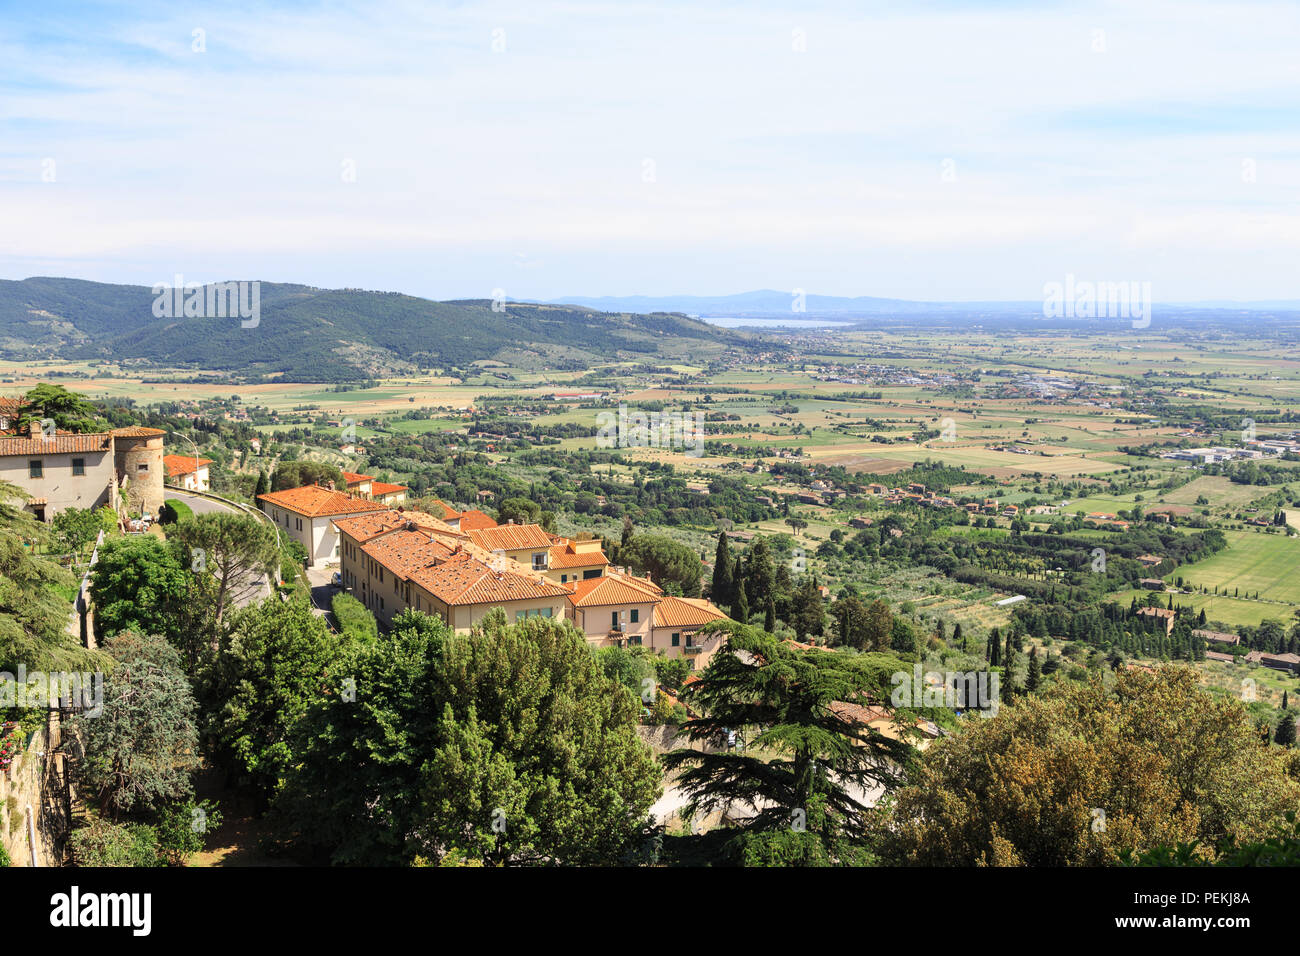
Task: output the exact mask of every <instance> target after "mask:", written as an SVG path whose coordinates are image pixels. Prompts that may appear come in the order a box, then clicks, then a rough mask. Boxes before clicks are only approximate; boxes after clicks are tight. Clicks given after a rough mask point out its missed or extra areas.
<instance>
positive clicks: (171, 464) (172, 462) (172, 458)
mask: <svg viewBox="0 0 1300 956" xmlns="http://www.w3.org/2000/svg"><path fill="white" fill-rule="evenodd" d="M210 464H212V459H211V458H190V457H188V456H186V455H163V467H164V468H165V469H167V477H168V478H179V477H180V476H181V475H192V474H194V473H195V472H197V471H198V470H199V469H200V468H202V467H203V466H204V465H210Z"/></svg>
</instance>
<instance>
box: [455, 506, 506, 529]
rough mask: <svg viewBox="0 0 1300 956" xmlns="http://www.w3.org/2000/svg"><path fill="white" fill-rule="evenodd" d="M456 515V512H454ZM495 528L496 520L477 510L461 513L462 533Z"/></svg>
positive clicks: (472, 509)
mask: <svg viewBox="0 0 1300 956" xmlns="http://www.w3.org/2000/svg"><path fill="white" fill-rule="evenodd" d="M454 514H455V512H453V515H454ZM495 527H497V523H496V519H495V518H493V517H492V516H491V515H488V514H485V513H484V512H482V511H479V510H478V509H477V508H471V509H470V510H469V511H462V512H460V530H461V531H486V530H487V529H488V528H495Z"/></svg>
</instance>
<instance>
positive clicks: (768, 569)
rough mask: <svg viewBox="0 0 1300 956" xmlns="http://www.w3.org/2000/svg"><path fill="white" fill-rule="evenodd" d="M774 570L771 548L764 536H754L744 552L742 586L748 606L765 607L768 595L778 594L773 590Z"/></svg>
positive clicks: (775, 595)
mask: <svg viewBox="0 0 1300 956" xmlns="http://www.w3.org/2000/svg"><path fill="white" fill-rule="evenodd" d="M775 579H776V571H775V568H774V566H773V564H772V548H771V546H770V545H769V544H768V543H767V539H766V538H764V537H761V536H759V537H756V538H755V539H754V541H753V543H751V544H750V546H749V549H748V550H747V551H746V552H745V571H744V575H743V587H744V588H745V590H746V592H748V593H747V594H746V595H745V596H746V597H747V598H748V599H749V600H748V602H747V603H748V604H749V606H750V607H765V606H766V605H767V599H768V597H769V596H771V597H773V598H777V597H779V595H777V594H775V593H774V592H773V584H774V582H775Z"/></svg>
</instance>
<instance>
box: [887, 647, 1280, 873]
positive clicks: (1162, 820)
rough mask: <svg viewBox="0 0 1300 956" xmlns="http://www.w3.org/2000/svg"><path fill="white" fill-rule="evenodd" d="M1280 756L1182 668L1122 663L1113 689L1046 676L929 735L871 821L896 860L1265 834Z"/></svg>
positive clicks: (1043, 858)
mask: <svg viewBox="0 0 1300 956" xmlns="http://www.w3.org/2000/svg"><path fill="white" fill-rule="evenodd" d="M1287 767H1288V761H1287V757H1286V751H1283V750H1280V749H1278V748H1268V747H1261V746H1260V745H1259V742H1258V738H1257V736H1256V734H1255V730H1254V728H1253V726H1252V723H1251V720H1250V718H1249V716H1248V715H1247V712H1246V709H1245V707H1244V705H1243V704H1242V703H1241V701H1239V700H1235V699H1232V698H1228V697H1216V696H1214V695H1212V694H1209V693H1208V692H1206V691H1203V690H1202V689H1201V688H1200V687H1199V686H1198V683H1197V676H1196V672H1195V671H1194V670H1193V669H1192V668H1190V667H1186V666H1178V665H1165V666H1163V667H1160V668H1159V669H1158V670H1157V672H1156V673H1154V674H1150V673H1146V672H1144V671H1136V670H1134V671H1121V672H1119V673H1118V674H1117V675H1116V677H1115V685H1114V688H1113V689H1107V686H1106V683H1105V681H1104V680H1103V679H1102V678H1101V677H1100V676H1098V677H1094V678H1093V679H1091V680H1090V681H1088V682H1087V683H1083V682H1075V681H1065V682H1062V683H1058V684H1054V685H1052V686H1051V687H1049V688H1047V689H1045V690H1044V691H1043V692H1041V693H1039V694H1035V695H1033V696H1029V697H1024V698H1022V699H1021V700H1020V701H1018V702H1017V704H1016V706H1015V707H1004V708H1001V709H1000V710H999V711H998V713H997V715H996V716H995V717H992V718H989V719H986V720H976V721H971V722H970V723H969V724H967V726H966V727H965V729H963V731H962V732H961V733H960V734H957V735H956V736H954V737H950V738H945V739H943V740H938V741H935V743H934V744H933V745H931V747H930V748H929V749H928V750H927V751H926V752H925V755H924V757H923V758H922V760H921V766H920V769H919V771H918V772H917V773H916V774H915V775H914V776H913V777H912V778H911V779H910V780H909V782H908V786H906V787H904V788H903V789H901V790H900V791H899V793H898V797H897V800H896V802H895V805H894V807H893V808H892V809H882V810H881V811H880V813H879V815H878V817H877V818H876V820H875V821H874V823H873V831H874V834H875V837H876V846H877V848H878V849H879V851H880V853H881V857H882V859H883V860H884V861H886V862H889V863H893V864H903V863H906V864H915V865H922V866H972V865H979V864H981V863H985V864H992V865H1025V866H1067V865H1105V864H1111V863H1114V862H1115V861H1116V860H1117V858H1118V855H1119V854H1120V853H1121V852H1123V851H1124V850H1143V849H1148V848H1151V847H1155V846H1159V845H1175V844H1178V843H1182V842H1186V841H1190V840H1202V841H1204V842H1206V843H1207V844H1209V845H1213V846H1218V845H1220V844H1221V843H1223V842H1224V841H1225V840H1228V839H1233V840H1245V839H1253V838H1258V837H1262V836H1266V835H1268V834H1269V833H1270V832H1271V830H1272V828H1273V827H1274V826H1275V825H1276V823H1277V822H1278V821H1280V820H1281V819H1282V816H1283V814H1284V812H1285V811H1286V810H1288V809H1290V808H1292V807H1294V806H1295V803H1296V801H1297V799H1300V782H1298V781H1296V780H1295V779H1294V778H1292V777H1291V776H1290V775H1289V774H1288V771H1287ZM1102 814H1104V817H1103V816H1102ZM1099 821H1104V822H1101V823H1100V824H1099Z"/></svg>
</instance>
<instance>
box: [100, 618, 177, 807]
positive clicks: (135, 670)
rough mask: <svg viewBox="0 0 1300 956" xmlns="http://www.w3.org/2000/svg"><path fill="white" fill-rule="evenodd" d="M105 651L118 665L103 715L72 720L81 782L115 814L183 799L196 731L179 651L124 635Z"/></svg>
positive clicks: (111, 676)
mask: <svg viewBox="0 0 1300 956" xmlns="http://www.w3.org/2000/svg"><path fill="white" fill-rule="evenodd" d="M104 649H105V651H106V652H107V653H108V654H109V656H110V657H112V658H113V660H114V661H115V662H116V666H114V668H113V670H112V671H111V672H110V673H109V674H108V675H107V676H106V677H105V678H104V700H103V713H102V714H100V715H99V716H93V715H91V714H90V713H87V714H86V715H84V716H80V717H77V718H76V719H75V721H74V725H75V727H76V730H77V732H78V733H80V734H81V735H82V740H83V741H84V742H85V756H84V757H83V758H82V760H81V761H80V762H79V763H78V764H77V765H76V767H77V776H78V782H79V786H80V787H82V788H83V789H84V792H85V793H86V794H87V796H88V797H89V798H90V799H93V800H94V801H95V802H96V803H97V804H98V805H99V806H100V808H101V809H105V810H108V811H110V812H112V813H114V814H121V813H127V812H131V811H139V810H143V811H152V810H157V809H159V808H161V807H162V806H164V805H165V804H167V803H169V802H172V801H175V800H184V799H186V798H187V797H188V796H189V795H190V792H191V784H190V774H191V773H192V772H193V771H194V770H196V769H197V768H198V763H199V757H198V730H197V728H196V726H195V711H196V706H195V703H194V696H193V694H192V693H191V691H190V685H189V683H188V681H186V679H185V676H184V674H183V673H182V672H181V659H180V655H179V653H178V652H177V651H176V649H175V648H173V647H172V646H171V645H170V644H168V643H167V642H166V641H165V640H164V639H162V638H160V637H140V636H137V635H136V634H133V633H130V632H124V633H120V634H118V635H117V636H115V637H113V638H111V639H109V641H108V642H107V643H106V644H105V645H104Z"/></svg>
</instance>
